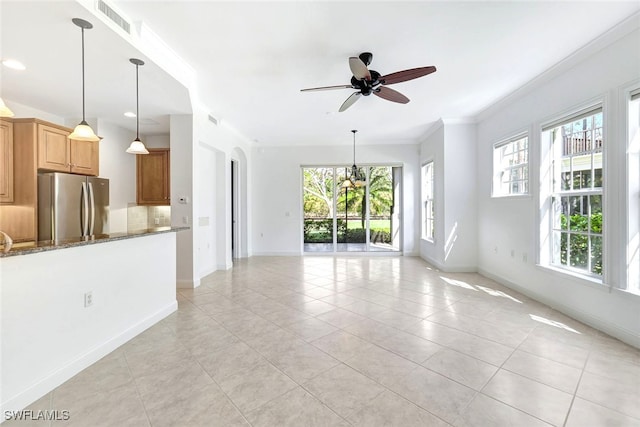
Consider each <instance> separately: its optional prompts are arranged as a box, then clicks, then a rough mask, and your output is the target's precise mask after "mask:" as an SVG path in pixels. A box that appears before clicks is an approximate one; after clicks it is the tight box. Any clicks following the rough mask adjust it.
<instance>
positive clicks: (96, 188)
mask: <svg viewBox="0 0 640 427" xmlns="http://www.w3.org/2000/svg"><path fill="white" fill-rule="evenodd" d="M108 232H109V180H108V179H104V178H97V177H93V176H84V175H72V174H68V173H59V172H54V173H41V174H38V240H54V241H61V240H68V239H74V238H85V239H91V238H93V237H94V236H97V235H100V234H107V233H108Z"/></svg>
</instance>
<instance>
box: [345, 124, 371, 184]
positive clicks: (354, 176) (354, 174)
mask: <svg viewBox="0 0 640 427" xmlns="http://www.w3.org/2000/svg"><path fill="white" fill-rule="evenodd" d="M351 132H353V166H351V174H350V175H349V177H348V178H347V179H345V180H344V182H343V183H342V187H343V188H349V187H354V186H355V187H363V186H365V185H367V181H366V180H367V178H366V176H365V175H364V174H363V173H362V171H360V168H358V166H356V132H358V131H357V130H355V129H354V130H352V131H351Z"/></svg>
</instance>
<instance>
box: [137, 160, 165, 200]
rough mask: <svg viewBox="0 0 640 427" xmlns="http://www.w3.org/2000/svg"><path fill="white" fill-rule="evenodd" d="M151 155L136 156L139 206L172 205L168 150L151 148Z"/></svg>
mask: <svg viewBox="0 0 640 427" xmlns="http://www.w3.org/2000/svg"><path fill="white" fill-rule="evenodd" d="M148 150H149V154H139V155H137V156H136V172H137V191H136V201H137V203H138V204H139V205H170V204H171V197H170V196H171V193H170V185H169V183H170V174H169V152H170V150H169V149H168V148H149V149H148Z"/></svg>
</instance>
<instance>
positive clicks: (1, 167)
mask: <svg viewBox="0 0 640 427" xmlns="http://www.w3.org/2000/svg"><path fill="white" fill-rule="evenodd" d="M0 203H13V123H11V122H9V121H6V120H0Z"/></svg>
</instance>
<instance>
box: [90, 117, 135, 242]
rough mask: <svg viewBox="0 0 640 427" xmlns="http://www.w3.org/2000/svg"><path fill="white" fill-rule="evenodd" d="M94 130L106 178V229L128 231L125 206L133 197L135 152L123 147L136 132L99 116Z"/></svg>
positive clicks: (101, 166) (102, 172)
mask: <svg viewBox="0 0 640 427" xmlns="http://www.w3.org/2000/svg"><path fill="white" fill-rule="evenodd" d="M94 130H95V132H96V133H97V134H98V135H100V136H101V137H102V140H101V141H100V172H99V175H100V177H102V178H107V179H109V232H111V233H120V232H126V231H127V206H128V204H129V203H131V202H135V201H136V156H135V155H133V154H129V153H127V152H126V151H125V150H126V149H127V148H128V147H129V144H131V141H133V139H134V138H135V137H136V134H135V132H132V131H129V130H126V129H123V128H121V127H119V126H116V125H114V124H112V123H109V122H106V121H104V120H98V126H97V128H96V129H94Z"/></svg>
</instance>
